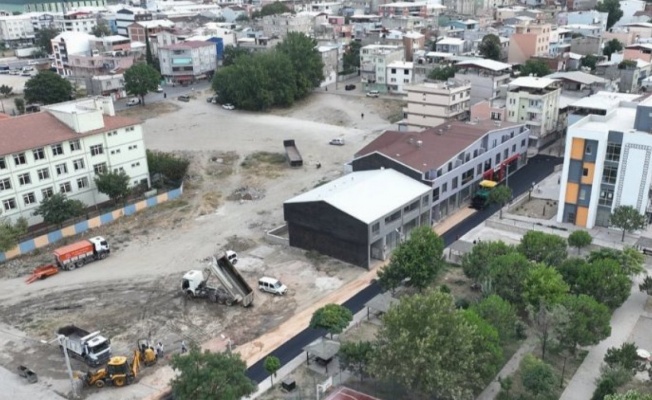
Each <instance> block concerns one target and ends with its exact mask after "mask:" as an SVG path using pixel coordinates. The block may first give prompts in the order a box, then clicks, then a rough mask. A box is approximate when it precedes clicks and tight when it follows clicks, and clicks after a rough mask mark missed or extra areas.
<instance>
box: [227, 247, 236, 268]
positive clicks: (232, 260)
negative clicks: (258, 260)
mask: <svg viewBox="0 0 652 400" xmlns="http://www.w3.org/2000/svg"><path fill="white" fill-rule="evenodd" d="M226 258H227V259H228V260H229V262H230V263H231V264H233V265H235V264H236V263H237V262H238V253H236V252H235V251H233V250H227V251H226Z"/></svg>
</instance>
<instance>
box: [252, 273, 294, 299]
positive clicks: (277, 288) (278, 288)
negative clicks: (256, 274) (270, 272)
mask: <svg viewBox="0 0 652 400" xmlns="http://www.w3.org/2000/svg"><path fill="white" fill-rule="evenodd" d="M258 289H260V290H262V291H263V292H267V293H272V294H276V295H279V296H283V295H284V294H285V293H287V291H288V287H287V286H285V285H284V284H282V283H281V281H279V280H278V279H275V278H268V277H262V278H260V279H259V280H258Z"/></svg>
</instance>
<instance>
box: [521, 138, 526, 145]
mask: <svg viewBox="0 0 652 400" xmlns="http://www.w3.org/2000/svg"><path fill="white" fill-rule="evenodd" d="M521 147H525V139H523V140H521Z"/></svg>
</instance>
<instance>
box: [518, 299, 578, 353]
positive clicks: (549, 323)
mask: <svg viewBox="0 0 652 400" xmlns="http://www.w3.org/2000/svg"><path fill="white" fill-rule="evenodd" d="M527 313H528V316H529V319H530V321H531V322H532V327H533V328H534V329H535V331H536V333H537V336H538V337H539V340H540V341H541V359H542V360H545V359H546V352H547V350H548V345H549V344H550V343H551V342H556V341H558V340H559V328H560V327H562V326H565V325H566V324H568V323H569V316H568V310H566V308H565V307H564V306H562V305H561V304H553V305H548V304H545V303H539V305H538V306H536V307H534V306H532V305H529V306H527Z"/></svg>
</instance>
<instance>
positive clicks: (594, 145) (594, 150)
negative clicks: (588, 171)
mask: <svg viewBox="0 0 652 400" xmlns="http://www.w3.org/2000/svg"><path fill="white" fill-rule="evenodd" d="M589 147H590V148H591V153H590V154H587V152H586V151H587V149H588V148H589ZM597 156H598V141H597V140H588V139H587V140H585V141H584V161H588V162H593V163H594V162H595V160H596V159H597Z"/></svg>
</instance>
